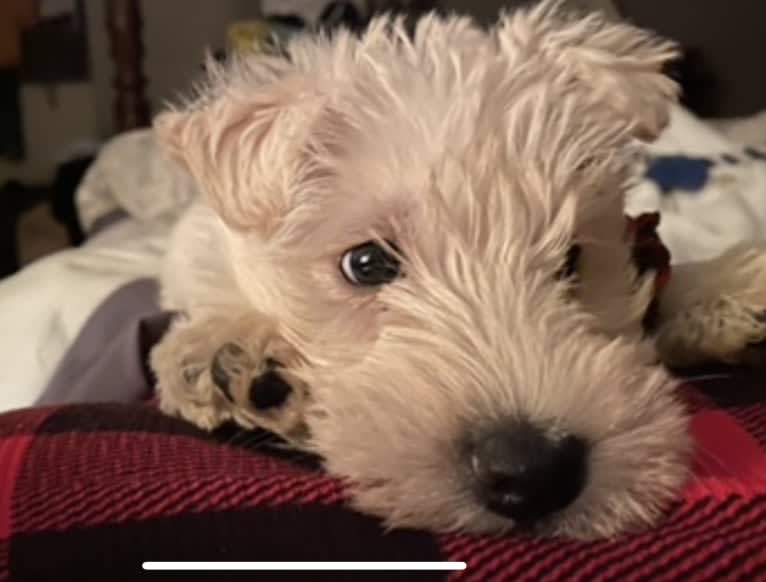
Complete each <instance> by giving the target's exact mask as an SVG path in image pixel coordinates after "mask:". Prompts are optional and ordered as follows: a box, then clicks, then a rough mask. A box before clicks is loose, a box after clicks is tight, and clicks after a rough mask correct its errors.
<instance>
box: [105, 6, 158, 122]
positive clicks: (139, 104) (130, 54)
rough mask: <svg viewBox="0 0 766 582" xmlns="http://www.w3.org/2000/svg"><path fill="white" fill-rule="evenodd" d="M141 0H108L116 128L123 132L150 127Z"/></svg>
mask: <svg viewBox="0 0 766 582" xmlns="http://www.w3.org/2000/svg"><path fill="white" fill-rule="evenodd" d="M142 25H143V23H142V20H141V6H140V4H139V0H107V4H106V26H107V31H108V34H109V44H110V48H111V54H112V62H113V63H114V78H113V85H112V86H113V87H114V90H115V92H116V95H115V99H114V126H115V127H114V129H115V131H116V132H118V133H119V132H123V131H127V130H130V129H135V128H139V127H145V126H147V125H149V121H150V114H149V103H148V101H147V99H146V92H145V89H146V77H145V76H144V72H143V57H144V47H143V41H142V38H141V36H142Z"/></svg>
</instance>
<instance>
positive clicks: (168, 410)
mask: <svg viewBox="0 0 766 582" xmlns="http://www.w3.org/2000/svg"><path fill="white" fill-rule="evenodd" d="M204 331H205V328H204V325H200V324H194V323H191V322H190V321H188V320H181V321H178V322H176V323H175V324H174V325H173V326H172V327H171V328H170V329H169V330H168V332H167V333H166V334H165V336H164V337H163V338H162V340H161V341H160V342H159V343H158V344H157V345H156V346H155V347H154V349H153V350H152V352H151V354H150V365H151V368H152V370H153V372H154V374H155V377H156V388H157V395H158V398H159V407H160V410H162V411H163V412H164V413H165V414H168V415H171V416H178V417H180V418H183V419H184V420H187V421H189V422H191V423H192V424H194V425H196V426H198V427H199V428H202V429H204V430H213V429H215V428H217V427H218V426H220V425H221V424H223V423H225V422H226V421H228V420H229V419H230V418H231V413H230V411H229V409H228V407H227V406H226V403H225V402H224V401H223V400H222V398H221V395H220V393H219V391H218V390H217V389H216V388H215V386H214V385H213V384H212V383H211V382H210V381H208V380H207V378H206V375H207V371H208V369H209V367H210V361H211V358H212V350H213V346H211V345H210V344H209V343H208V341H207V339H208V338H207V337H206V335H205V333H204Z"/></svg>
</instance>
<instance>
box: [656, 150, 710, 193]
mask: <svg viewBox="0 0 766 582" xmlns="http://www.w3.org/2000/svg"><path fill="white" fill-rule="evenodd" d="M712 166H713V162H712V161H711V160H709V159H707V158H692V157H687V156H657V157H656V158H653V159H651V160H650V162H649V167H648V168H647V170H646V174H645V175H646V178H647V179H649V180H651V181H652V182H654V183H655V184H657V186H658V187H659V189H660V192H662V193H663V194H667V193H669V192H672V191H674V190H684V191H687V192H696V191H699V190H702V189H703V188H704V187H705V185H706V184H707V182H708V179H709V178H710V168H711V167H712Z"/></svg>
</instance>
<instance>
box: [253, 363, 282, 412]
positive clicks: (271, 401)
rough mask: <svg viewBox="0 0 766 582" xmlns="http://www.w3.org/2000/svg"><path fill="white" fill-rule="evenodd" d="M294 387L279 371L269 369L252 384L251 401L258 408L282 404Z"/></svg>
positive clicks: (274, 406)
mask: <svg viewBox="0 0 766 582" xmlns="http://www.w3.org/2000/svg"><path fill="white" fill-rule="evenodd" d="M292 391H293V389H292V387H291V386H290V384H288V383H287V382H286V381H285V379H284V378H282V376H280V375H279V372H277V371H275V370H269V371H267V372H266V373H264V374H261V375H260V376H258V377H257V378H256V379H255V380H253V382H252V383H251V384H250V402H251V403H252V405H253V406H254V407H255V409H256V410H267V409H269V408H276V407H278V406H282V404H284V403H285V401H286V400H287V397H288V396H290V392H292Z"/></svg>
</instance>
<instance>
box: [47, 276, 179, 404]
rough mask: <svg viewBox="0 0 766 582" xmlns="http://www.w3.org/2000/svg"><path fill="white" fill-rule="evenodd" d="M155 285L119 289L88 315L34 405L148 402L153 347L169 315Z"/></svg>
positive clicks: (134, 284) (141, 282)
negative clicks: (162, 308) (163, 309)
mask: <svg viewBox="0 0 766 582" xmlns="http://www.w3.org/2000/svg"><path fill="white" fill-rule="evenodd" d="M157 291H158V288H157V282H156V281H155V280H153V279H137V280H135V281H132V282H131V283H128V284H126V285H124V286H122V287H121V288H119V289H117V290H116V291H115V292H114V293H112V294H111V295H110V296H109V297H107V298H106V299H105V300H104V301H103V303H102V304H101V305H100V306H99V307H98V309H96V311H95V312H94V313H93V314H92V315H91V317H90V318H89V319H88V321H87V322H86V323H85V325H84V326H83V328H82V330H81V331H80V334H79V335H78V336H77V338H76V339H75V341H74V343H73V344H72V345H71V346H70V348H69V350H68V351H67V353H66V354H65V355H64V357H63V359H62V360H61V362H60V363H59V366H58V368H57V369H56V371H55V372H54V374H53V376H52V377H51V380H50V382H49V383H48V386H47V387H46V389H45V391H44V392H43V394H42V396H40V398H39V400H38V401H37V404H39V405H49V404H70V403H75V402H136V401H140V400H144V399H147V398H150V397H151V396H152V389H153V386H154V379H153V377H152V373H151V370H150V369H149V366H148V355H149V351H150V350H151V348H152V346H153V345H154V344H155V343H156V342H157V341H159V339H160V338H161V337H162V335H163V334H164V333H165V330H166V329H167V327H168V325H169V324H170V321H171V319H172V317H173V314H172V313H170V312H163V311H162V310H161V309H160V307H159V304H158V301H157Z"/></svg>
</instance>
